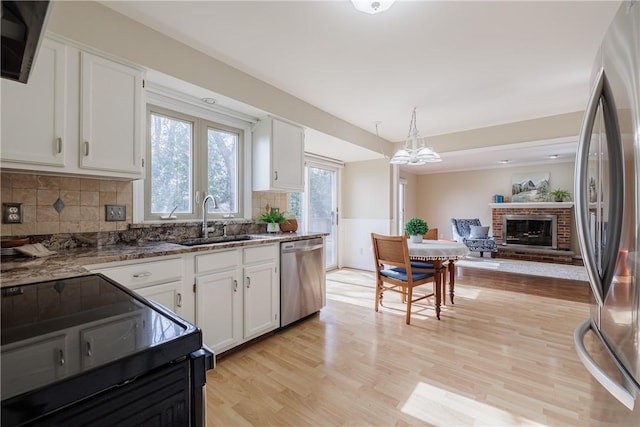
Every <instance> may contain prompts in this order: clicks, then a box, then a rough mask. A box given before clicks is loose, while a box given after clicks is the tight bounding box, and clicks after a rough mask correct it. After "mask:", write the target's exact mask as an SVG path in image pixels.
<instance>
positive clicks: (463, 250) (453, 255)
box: [407, 239, 469, 320]
mask: <svg viewBox="0 0 640 427" xmlns="http://www.w3.org/2000/svg"><path fill="white" fill-rule="evenodd" d="M407 243H408V247H409V257H410V258H411V260H412V261H426V262H430V263H432V264H433V267H434V269H435V271H439V270H440V268H442V266H443V265H446V266H447V269H448V272H449V300H450V301H451V304H453V297H454V294H455V281H456V267H455V261H456V260H458V259H460V258H464V257H466V256H467V255H468V254H469V249H468V248H467V247H466V246H465V245H464V244H462V243H458V242H454V241H448V240H423V241H422V242H420V243H413V242H411V239H409V240H408V242H407ZM435 281H436V292H435V293H436V317H437V318H438V320H439V319H440V304H441V298H442V299H445V300H446V295H443V294H444V293H446V292H445V284H446V279H445V283H443V282H442V278H441V275H440V274H436V275H435Z"/></svg>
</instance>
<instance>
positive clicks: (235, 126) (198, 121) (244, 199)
mask: <svg viewBox="0 0 640 427" xmlns="http://www.w3.org/2000/svg"><path fill="white" fill-rule="evenodd" d="M198 102H199V100H198V101H196V100H195V99H189V98H188V97H187V96H185V97H184V99H182V98H180V97H176V96H175V94H174V96H167V95H165V94H162V93H159V92H158V93H155V92H154V93H148V94H147V105H146V118H147V127H146V130H147V138H146V141H147V144H146V147H145V157H146V159H147V165H146V168H145V169H146V170H145V180H144V184H143V185H142V186H138V191H139V193H142V194H138V195H137V196H136V195H134V201H135V202H137V203H136V204H137V205H138V206H136V209H134V212H136V211H137V212H139V213H140V214H141V215H139V216H138V215H135V213H134V216H135V217H136V219H138V220H139V222H146V223H149V222H164V221H166V220H162V219H161V216H162V215H163V214H165V215H166V214H168V212H166V213H164V212H163V213H162V214H159V213H153V214H152V213H151V132H150V129H151V114H152V113H156V114H159V115H162V116H166V117H169V118H176V119H177V120H185V121H189V122H193V123H194V128H193V139H194V140H193V142H192V148H193V153H192V165H191V167H192V177H191V180H192V182H193V188H192V191H193V194H192V199H191V205H192V206H191V209H192V212H191V213H188V214H184V213H182V214H177V213H174V215H175V216H176V217H177V218H176V219H175V220H172V222H176V221H177V222H180V221H183V222H193V221H195V220H197V221H201V220H202V206H201V203H202V200H203V199H204V196H205V195H206V191H207V163H205V162H208V159H207V149H208V147H207V133H208V129H209V128H213V129H216V130H220V131H224V132H231V133H236V134H237V135H238V171H237V181H238V195H237V198H238V210H237V212H235V213H233V215H232V216H229V213H228V212H226V211H223V210H221V211H220V212H208V213H207V219H225V220H228V219H247V218H249V219H250V215H249V216H247V213H248V212H249V213H250V212H251V191H250V189H248V188H247V187H246V186H247V185H248V184H250V183H251V168H250V167H247V165H250V164H251V126H252V121H249V119H248V118H245V117H241V118H239V117H234V116H232V115H226V114H223V113H220V112H217V111H214V110H212V109H209V108H203V107H202V106H201V105H198ZM200 103H201V102H200ZM204 159H207V160H204ZM213 196H215V194H214V195H213Z"/></svg>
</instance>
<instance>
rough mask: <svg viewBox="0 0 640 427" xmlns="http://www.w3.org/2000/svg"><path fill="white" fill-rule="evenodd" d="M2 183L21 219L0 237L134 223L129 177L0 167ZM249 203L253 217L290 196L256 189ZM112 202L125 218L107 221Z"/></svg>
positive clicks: (284, 205) (2, 195) (5, 199)
mask: <svg viewBox="0 0 640 427" xmlns="http://www.w3.org/2000/svg"><path fill="white" fill-rule="evenodd" d="M0 184H1V192H0V202H1V203H22V208H23V222H22V224H2V228H1V229H0V233H1V234H2V235H3V236H25V235H37V234H62V233H86V232H99V231H123V230H127V229H129V226H130V224H131V223H132V216H133V183H132V182H130V181H116V180H107V179H92V178H80V177H58V176H48V175H37V174H23V173H12V172H2V173H0ZM58 200H60V202H62V205H64V207H63V208H62V209H61V210H60V212H58V210H56V207H55V206H54V205H55V204H56V202H57V201H58ZM60 202H58V205H59V206H60ZM251 203H252V210H251V214H252V215H251V217H252V219H253V220H257V218H258V217H260V215H262V213H264V212H265V209H266V206H267V205H269V207H274V208H279V209H280V210H281V211H283V212H286V211H287V210H288V206H289V195H288V194H287V193H277V192H263V191H254V192H253V194H252V198H251ZM113 204H117V205H125V206H126V221H109V222H107V221H105V205H113ZM58 209H59V208H58Z"/></svg>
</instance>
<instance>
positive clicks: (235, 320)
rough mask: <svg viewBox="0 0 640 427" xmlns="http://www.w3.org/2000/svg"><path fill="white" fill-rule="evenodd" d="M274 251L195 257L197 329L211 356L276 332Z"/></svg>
mask: <svg viewBox="0 0 640 427" xmlns="http://www.w3.org/2000/svg"><path fill="white" fill-rule="evenodd" d="M278 249H279V246H278V245H276V244H274V245H261V246H256V247H250V248H244V249H232V250H224V251H214V252H211V253H208V254H203V255H197V256H196V257H195V273H196V278H195V284H196V286H195V293H196V295H195V300H196V325H197V326H198V327H200V328H201V329H202V334H203V340H204V343H205V344H206V345H208V346H209V347H211V349H212V350H213V351H214V352H216V353H221V352H223V351H226V350H229V349H231V348H233V347H235V346H237V345H239V344H241V343H243V342H246V341H249V340H251V339H253V338H256V337H258V336H260V335H263V334H265V333H267V332H270V331H273V330H275V329H277V328H278V327H279V325H280V281H279V272H278V265H279V259H278V257H279V250H278Z"/></svg>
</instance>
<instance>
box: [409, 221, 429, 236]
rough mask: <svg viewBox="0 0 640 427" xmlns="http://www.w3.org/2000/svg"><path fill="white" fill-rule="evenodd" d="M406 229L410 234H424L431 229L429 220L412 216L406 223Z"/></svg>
mask: <svg viewBox="0 0 640 427" xmlns="http://www.w3.org/2000/svg"><path fill="white" fill-rule="evenodd" d="M404 231H406V232H407V234H408V235H409V236H422V235H423V234H426V233H427V231H429V225H428V224H427V221H425V220H423V219H420V218H411V219H410V220H409V221H407V223H406V224H405V225H404Z"/></svg>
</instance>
